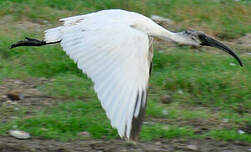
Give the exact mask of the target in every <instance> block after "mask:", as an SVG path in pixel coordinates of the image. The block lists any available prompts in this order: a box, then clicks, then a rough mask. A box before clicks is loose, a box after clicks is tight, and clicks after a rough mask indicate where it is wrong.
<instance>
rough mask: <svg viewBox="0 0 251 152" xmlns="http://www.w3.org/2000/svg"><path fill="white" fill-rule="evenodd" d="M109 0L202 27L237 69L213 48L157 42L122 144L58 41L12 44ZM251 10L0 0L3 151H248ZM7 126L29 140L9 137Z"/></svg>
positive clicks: (241, 6) (184, 1)
mask: <svg viewBox="0 0 251 152" xmlns="http://www.w3.org/2000/svg"><path fill="white" fill-rule="evenodd" d="M112 8H120V9H125V10H129V11H135V12H139V13H142V14H144V15H146V16H148V17H151V18H152V19H153V20H154V21H156V22H157V23H159V24H160V25H162V26H164V27H165V28H167V29H168V30H171V31H177V32H178V31H182V30H184V29H194V30H200V31H203V32H205V33H207V34H209V35H211V36H213V37H215V38H216V39H218V40H221V41H223V42H224V43H225V44H227V45H228V46H230V47H231V48H232V49H234V50H235V52H236V53H237V54H238V55H239V56H240V58H241V59H242V60H243V62H244V67H243V68H240V67H239V65H238V63H237V62H236V61H235V60H234V59H233V58H232V57H231V56H229V55H227V54H225V53H224V52H222V51H219V50H217V49H214V48H208V47H203V48H191V47H186V46H176V45H174V44H168V43H166V42H162V41H160V40H155V42H154V46H155V54H154V59H153V71H152V76H151V80H150V88H149V98H148V107H147V112H146V118H145V121H144V125H143V128H142V132H141V135H140V144H138V145H136V146H128V145H125V144H124V143H123V142H122V141H121V140H119V137H118V135H117V132H116V130H114V129H112V128H111V126H110V122H109V120H108V119H107V118H106V116H105V112H104V111H103V110H102V108H101V106H100V103H99V101H98V99H97V97H96V94H95V92H94V90H93V84H92V82H91V81H90V79H88V78H87V76H86V75H85V74H82V72H81V71H80V70H78V69H77V66H76V65H75V63H74V62H73V61H71V60H70V59H69V58H68V56H67V55H66V54H65V53H64V52H63V51H62V49H61V48H60V46H59V45H51V46H45V47H39V48H38V47H20V48H17V49H12V50H10V49H9V48H10V45H11V44H12V43H15V42H16V41H18V40H21V39H24V37H33V38H37V39H42V38H43V34H44V33H43V31H44V30H46V29H48V28H52V27H56V26H58V25H61V23H60V22H58V20H59V19H60V18H64V17H68V16H74V15H80V14H86V13H90V12H94V11H98V10H103V9H112ZM250 8H251V1H250V0H127V1H124V0H74V1H70V0H53V1H52V0H1V1H0V151H1V150H3V151H4V150H7V151H11V149H13V147H15V148H14V149H15V150H16V151H28V150H30V149H32V148H33V149H35V150H37V148H38V149H39V148H40V149H42V150H44V151H53V150H54V151H55V150H58V149H60V148H62V147H64V149H65V150H68V151H73V150H75V151H78V150H79V151H84V150H86V151H91V150H93V151H96V150H99V149H88V148H90V144H94V147H95V146H99V147H101V148H100V149H101V150H102V149H103V151H120V150H124V151H131V150H135V151H147V149H148V150H149V149H150V151H161V150H162V151H181V152H183V151H210V150H211V151H215V152H216V151H224V150H228V151H234V152H238V151H240V152H245V151H251V149H250V148H251V9H250ZM13 129H15V130H22V131H25V132H27V133H29V134H30V135H31V136H32V139H29V140H26V141H20V140H17V139H15V138H13V137H10V135H9V130H13ZM10 141H11V142H12V144H9V143H10ZM42 141H43V142H44V143H48V144H52V145H54V146H53V147H49V146H48V144H44V145H40V144H39V143H41V142H42ZM66 141H67V143H68V145H66V144H65V142H66ZM83 141H85V142H84V144H83ZM34 143H35V145H36V144H37V147H35V146H33V145H34ZM3 145H5V146H3ZM17 145H22V146H20V147H19V146H17ZM73 145H74V146H73ZM50 148H51V149H50ZM79 148H82V149H79ZM130 148H131V149H130ZM151 148H152V149H151ZM104 149H106V150H104ZM160 149H161V150H160Z"/></svg>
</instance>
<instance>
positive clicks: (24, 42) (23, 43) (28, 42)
mask: <svg viewBox="0 0 251 152" xmlns="http://www.w3.org/2000/svg"><path fill="white" fill-rule="evenodd" d="M59 42H60V41H57V42H51V43H46V42H45V41H43V40H42V41H41V40H37V39H32V38H28V37H26V38H25V40H21V41H18V42H17V43H15V44H12V45H11V48H15V47H19V46H43V45H47V44H55V43H59Z"/></svg>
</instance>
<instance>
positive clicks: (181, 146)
mask: <svg viewBox="0 0 251 152" xmlns="http://www.w3.org/2000/svg"><path fill="white" fill-rule="evenodd" d="M48 81H49V80H47V79H30V80H15V79H7V80H5V81H4V83H3V84H2V85H1V90H0V96H1V97H2V98H0V101H1V102H0V105H1V104H7V105H6V106H5V107H8V108H7V109H8V111H1V112H0V114H1V116H3V117H1V120H2V123H4V122H6V121H7V120H10V119H16V118H15V115H16V114H17V113H15V108H17V107H20V106H23V107H25V108H27V109H26V112H25V114H24V116H23V117H29V116H31V115H32V113H31V111H32V109H36V110H39V109H41V108H46V107H49V106H52V105H55V104H58V103H57V102H62V101H60V100H55V99H53V98H51V97H49V96H45V95H43V94H42V93H41V92H40V91H39V89H37V88H38V86H39V85H41V84H42V83H44V82H48ZM10 90H16V92H10ZM8 93H9V94H10V93H13V94H14V95H18V94H19V95H20V94H21V96H22V99H21V100H16V101H10V99H8V97H7V96H6V95H7V94H8ZM6 100H8V101H10V103H6ZM17 102H18V103H17ZM158 121H162V122H164V123H167V122H168V120H163V119H153V118H152V119H150V120H146V121H145V122H158ZM168 123H169V122H168ZM170 123H171V122H170ZM183 123H184V122H183ZM185 123H186V122H185ZM189 123H190V124H193V125H194V126H195V128H196V130H197V131H198V132H201V131H203V130H204V131H205V130H209V129H210V127H212V126H213V125H216V124H210V123H214V121H209V122H205V121H203V119H201V120H200V121H198V122H189ZM247 131H250V128H249V129H248V130H247ZM250 148H251V144H249V143H246V142H240V141H230V142H229V141H228V142H226V141H219V140H215V139H213V138H210V137H208V138H205V139H161V138H160V139H157V140H153V141H147V142H143V141H139V142H137V143H133V142H131V143H130V142H129V143H128V142H126V141H123V140H120V139H113V140H107V139H103V140H102V139H99V140H93V139H82V140H74V141H67V142H65V141H58V140H48V139H44V138H39V137H32V138H31V139H29V140H20V139H15V138H14V137H9V136H0V152H17V151H18V152H36V151H41V152H84V151H86V152H92V151H93V152H96V151H98V152H117V151H122V152H127V151H128V152H129V151H130V152H170V151H171V152H176V151H177V152H191V151H200V152H249V151H250Z"/></svg>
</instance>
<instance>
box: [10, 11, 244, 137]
mask: <svg viewBox="0 0 251 152" xmlns="http://www.w3.org/2000/svg"><path fill="white" fill-rule="evenodd" d="M60 21H62V22H64V24H63V26H59V27H57V28H53V29H49V30H47V31H45V40H44V41H40V40H37V39H31V38H26V40H23V41H18V42H17V43H16V44H13V45H12V46H11V48H15V47H19V46H42V45H47V44H55V43H59V42H60V44H61V46H62V47H63V50H64V51H65V52H66V53H67V54H68V55H69V56H70V58H71V59H73V60H74V61H75V63H77V65H78V68H79V69H81V70H82V71H83V72H84V73H86V74H87V75H88V76H89V77H90V78H91V79H92V81H93V82H94V89H95V91H96V92H97V96H98V98H99V100H100V101H101V105H102V107H103V108H104V109H105V111H106V115H107V117H108V118H109V119H110V121H111V124H112V126H113V127H114V128H117V130H118V133H119V135H120V137H124V138H126V139H128V140H130V139H132V140H136V139H137V137H138V134H139V132H140V128H141V124H142V121H143V117H144V112H145V109H146V98H147V87H148V79H149V75H150V72H151V62H152V57H153V47H152V40H153V37H158V38H161V39H164V40H168V41H173V42H176V43H180V44H186V45H196V46H198V45H206V46H213V47H217V48H219V49H221V50H223V51H225V52H227V53H229V54H230V55H232V56H233V57H234V58H235V59H236V60H237V61H238V62H239V64H240V65H241V66H242V62H241V60H240V59H239V57H238V56H237V55H236V54H235V53H234V52H233V51H232V50H231V49H230V48H228V47H227V46H225V45H224V44H222V43H220V42H219V41H216V40H215V39H213V38H211V37H208V36H207V35H205V34H204V33H203V32H200V31H194V30H186V31H184V32H178V33H173V32H170V31H168V30H166V29H164V28H163V27H161V26H159V25H158V24H156V23H155V22H153V21H152V20H151V19H149V18H147V17H145V16H143V15H141V14H138V13H135V12H128V11H124V10H118V9H114V10H103V11H99V12H95V13H90V14H86V15H80V16H75V17H68V18H64V19H61V20H60Z"/></svg>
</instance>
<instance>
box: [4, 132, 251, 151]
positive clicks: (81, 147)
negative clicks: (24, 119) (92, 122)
mask: <svg viewBox="0 0 251 152" xmlns="http://www.w3.org/2000/svg"><path fill="white" fill-rule="evenodd" d="M250 148H251V145H250V144H247V143H239V142H224V141H215V140H212V139H203V140H181V139H180V140H179V139H176V140H161V141H151V142H138V143H127V142H125V141H122V140H77V141H70V142H60V141H55V140H45V139H39V138H35V139H34V138H33V139H31V140H18V139H14V138H11V137H1V136H0V152H36V151H40V152H119V151H121V152H129V151H130V152H191V151H197V152H249V150H250Z"/></svg>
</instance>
